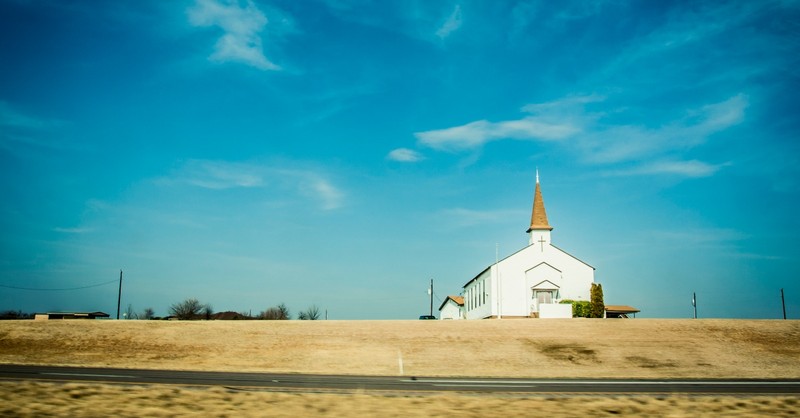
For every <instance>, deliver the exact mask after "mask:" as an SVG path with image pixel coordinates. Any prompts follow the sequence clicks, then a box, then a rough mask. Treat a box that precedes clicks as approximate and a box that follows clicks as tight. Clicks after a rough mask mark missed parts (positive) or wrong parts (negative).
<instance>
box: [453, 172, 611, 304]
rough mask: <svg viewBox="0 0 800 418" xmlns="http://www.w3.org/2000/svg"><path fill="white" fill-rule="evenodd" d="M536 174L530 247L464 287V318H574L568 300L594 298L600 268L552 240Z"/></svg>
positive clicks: (489, 267)
mask: <svg viewBox="0 0 800 418" xmlns="http://www.w3.org/2000/svg"><path fill="white" fill-rule="evenodd" d="M552 230H553V227H552V226H550V224H549V223H548V221H547V213H546V212H545V210H544V199H543V198H542V191H541V187H540V186H539V173H538V172H537V173H536V187H535V190H534V194H533V211H532V213H531V224H530V227H529V228H528V231H527V233H528V235H529V241H528V246H526V247H525V248H522V249H521V250H519V251H517V252H515V253H514V254H511V255H510V256H508V257H506V258H504V259H502V260H499V261H497V262H496V263H495V264H492V265H490V266H488V267H486V268H485V269H484V270H483V271H481V272H480V273H478V274H477V275H476V276H475V277H473V278H472V279H471V280H470V281H468V282H467V283H466V284H465V285H464V290H463V303H464V304H463V308H462V309H463V317H464V318H465V319H484V318H571V317H572V305H570V304H560V303H559V302H560V301H561V300H563V299H572V300H584V301H588V300H589V299H590V296H589V293H590V289H591V285H592V283H594V270H595V269H594V267H592V266H590V265H589V264H586V263H585V262H583V261H581V260H580V259H578V258H577V257H575V256H573V255H571V254H569V253H567V252H566V251H564V250H562V249H561V248H558V247H556V246H555V245H553V244H552V242H551V241H550V235H551V232H552Z"/></svg>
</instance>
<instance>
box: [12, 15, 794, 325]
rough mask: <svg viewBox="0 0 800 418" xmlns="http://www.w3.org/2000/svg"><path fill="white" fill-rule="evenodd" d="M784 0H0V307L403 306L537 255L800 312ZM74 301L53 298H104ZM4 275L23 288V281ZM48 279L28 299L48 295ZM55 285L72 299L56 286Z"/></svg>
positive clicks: (790, 23)
mask: <svg viewBox="0 0 800 418" xmlns="http://www.w3.org/2000/svg"><path fill="white" fill-rule="evenodd" d="M798 21H800V3H798V2H797V1H758V2H748V1H741V2H699V3H698V2H625V1H599V2H569V1H565V2H548V1H516V2H515V1H444V0H443V1H427V0H425V1H422V0H420V1H414V0H404V1H368V0H326V1H322V0H320V1H313V0H307V1H290V0H286V1H252V2H249V1H248V2H246V1H239V2H236V1H231V2H228V1H217V0H198V1H186V2H179V1H170V2H164V1H156V0H153V1H140V0H136V1H118V2H95V1H46V0H42V1H25V0H0V176H1V177H0V178H1V179H2V182H0V195H1V196H2V200H1V201H0V202H1V203H0V229H2V231H3V233H2V235H1V236H0V286H2V287H0V309H2V310H5V309H14V310H17V309H20V310H23V311H26V312H34V311H46V310H103V311H106V312H109V313H112V316H113V315H115V314H116V302H117V287H116V284H115V283H108V282H113V281H115V280H116V279H117V278H118V275H119V270H120V269H122V270H124V272H125V282H124V288H123V298H122V306H123V309H124V308H125V307H126V306H127V305H128V304H130V305H132V306H133V308H134V309H135V310H138V311H141V310H143V309H144V308H146V307H152V308H154V309H155V311H156V313H157V314H160V315H164V314H166V313H167V308H168V307H169V305H170V304H172V303H174V302H178V301H180V300H183V299H185V298H188V297H196V298H198V299H199V300H201V301H202V302H207V303H210V304H211V305H212V306H213V308H214V309H215V310H217V311H224V310H234V311H252V312H253V313H255V312H258V311H260V310H264V309H266V308H268V307H270V306H274V305H276V304H278V303H281V302H283V303H286V304H287V305H288V306H289V308H290V309H291V310H292V311H293V312H294V313H296V312H297V311H299V310H301V309H304V308H306V307H307V306H309V305H311V304H316V305H318V306H320V307H321V308H322V309H326V310H327V311H328V313H329V317H330V318H332V319H367V318H376V319H401V318H415V317H416V316H418V315H420V314H424V313H426V312H427V310H428V295H427V292H426V289H427V287H428V281H429V280H430V279H434V280H435V293H436V296H437V303H436V305H437V306H438V301H440V300H441V298H443V297H445V296H446V295H447V294H457V293H458V292H459V291H460V289H461V286H462V285H463V284H464V283H465V282H466V281H468V280H469V279H471V278H472V277H473V276H474V275H475V274H477V273H478V272H480V271H481V270H482V269H483V268H485V267H486V266H488V265H489V264H491V263H492V262H493V261H494V259H495V248H496V246H497V247H498V248H499V253H500V256H501V257H502V256H506V255H509V254H511V253H513V252H515V251H516V250H518V249H520V248H522V247H523V246H524V245H526V244H527V236H526V234H525V230H526V229H527V226H528V222H529V219H530V208H531V203H532V198H533V186H534V175H535V170H536V168H537V167H538V169H539V171H540V174H541V181H542V191H543V194H544V199H545V203H546V206H547V212H548V216H549V220H550V223H551V225H553V226H554V228H555V229H554V231H553V242H554V244H556V245H557V246H559V247H560V248H563V249H565V250H566V251H568V252H570V253H571V254H573V255H575V256H577V257H579V258H581V259H582V260H584V261H586V262H587V263H589V264H591V265H593V266H594V267H596V269H597V270H596V274H595V279H596V281H597V282H599V283H602V284H603V288H604V292H605V299H606V303H607V304H629V305H633V306H636V307H638V308H640V309H641V310H642V314H641V316H643V317H675V318H686V317H690V316H691V315H692V308H691V295H692V292H697V295H698V314H699V316H701V317H733V318H779V317H781V315H782V313H781V305H780V289H781V288H784V289H785V294H786V301H787V311H788V314H789V316H790V317H793V318H798V317H800V284H798V278H800V261H799V260H798V254H800V244H799V243H798V240H797V238H798V236H800V220H799V219H800V217H798V216H797V215H796V213H797V212H798V202H800V183H799V180H800V171H799V170H798V166H799V165H798V155H800V142H798V133H800V118H798V114H800V95H798V94H797V92H798V91H800V72H798V71H799V70H798V68H800V58H799V57H800V27H799V26H798V24H797V22H798ZM102 283H106V284H103V285H100V286H94V287H87V288H83V289H76V288H79V287H85V286H91V285H95V284H102ZM21 288H24V289H21ZM48 289H49V290H48ZM53 289H71V290H53Z"/></svg>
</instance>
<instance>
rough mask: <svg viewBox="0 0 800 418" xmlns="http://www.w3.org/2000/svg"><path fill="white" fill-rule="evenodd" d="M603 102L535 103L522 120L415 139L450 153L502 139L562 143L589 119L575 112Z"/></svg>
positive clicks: (481, 123) (484, 122)
mask: <svg viewBox="0 0 800 418" xmlns="http://www.w3.org/2000/svg"><path fill="white" fill-rule="evenodd" d="M599 100H601V99H600V98H597V97H595V96H576V97H568V98H566V99H562V100H559V101H555V102H548V103H539V104H532V105H527V106H524V107H523V108H522V111H524V112H526V113H531V115H530V116H526V117H523V118H521V119H515V120H507V121H501V122H490V121H487V120H478V121H475V122H470V123H467V124H466V125H461V126H454V127H452V128H445V129H438V130H432V131H425V132H417V133H415V134H414V136H415V137H417V139H418V140H419V141H420V143H421V144H422V145H425V146H427V147H430V148H433V149H438V150H447V151H461V150H469V149H475V148H479V147H481V146H483V145H484V144H486V143H487V142H491V141H497V140H502V139H518V140H559V139H564V138H568V137H570V136H574V135H576V134H578V133H579V132H581V130H582V124H583V123H584V122H585V120H588V119H589V117H588V115H586V114H585V113H583V112H582V111H580V112H577V113H578V114H579V115H580V118H576V117H573V116H572V115H570V113H575V111H574V110H573V109H574V108H576V107H581V106H582V105H584V104H586V103H590V102H592V101H599Z"/></svg>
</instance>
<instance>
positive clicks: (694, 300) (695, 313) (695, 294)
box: [692, 292, 697, 319]
mask: <svg viewBox="0 0 800 418" xmlns="http://www.w3.org/2000/svg"><path fill="white" fill-rule="evenodd" d="M692 307H693V308H694V319H697V293H695V292H692Z"/></svg>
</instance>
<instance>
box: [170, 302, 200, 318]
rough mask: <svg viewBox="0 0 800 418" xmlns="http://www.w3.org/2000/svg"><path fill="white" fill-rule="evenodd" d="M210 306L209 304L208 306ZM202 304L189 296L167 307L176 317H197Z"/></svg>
mask: <svg viewBox="0 0 800 418" xmlns="http://www.w3.org/2000/svg"><path fill="white" fill-rule="evenodd" d="M208 307H209V308H210V306H208ZM203 308H204V307H203V305H202V304H201V303H200V301H199V300H197V299H195V298H189V299H186V300H184V301H183V302H178V303H175V304H173V305H172V306H170V307H169V312H170V313H171V314H172V315H173V316H175V317H176V318H178V319H197V318H198V317H199V316H200V313H201V312H202V311H203Z"/></svg>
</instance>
